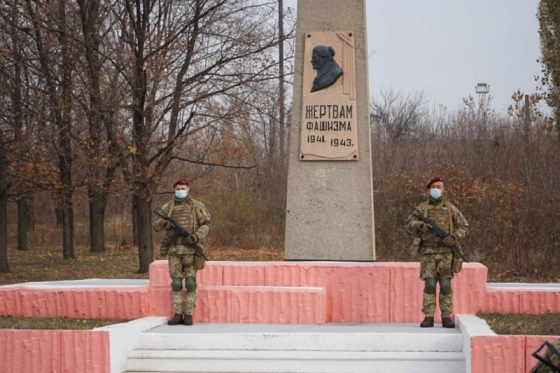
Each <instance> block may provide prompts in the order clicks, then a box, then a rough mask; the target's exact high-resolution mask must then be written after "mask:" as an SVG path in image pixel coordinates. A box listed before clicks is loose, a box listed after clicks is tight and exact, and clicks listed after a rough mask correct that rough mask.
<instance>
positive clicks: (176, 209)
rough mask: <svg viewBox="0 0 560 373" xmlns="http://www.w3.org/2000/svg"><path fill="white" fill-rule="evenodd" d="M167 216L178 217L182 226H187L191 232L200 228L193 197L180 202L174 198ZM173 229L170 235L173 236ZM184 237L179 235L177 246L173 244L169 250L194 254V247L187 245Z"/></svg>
mask: <svg viewBox="0 0 560 373" xmlns="http://www.w3.org/2000/svg"><path fill="white" fill-rule="evenodd" d="M167 216H170V217H172V218H175V219H177V221H178V222H179V224H181V227H183V228H185V229H186V230H187V231H189V232H190V233H194V232H196V231H197V229H198V221H197V219H196V212H195V206H194V202H193V201H192V200H191V199H187V200H185V201H182V202H180V203H177V202H175V201H174V200H173V201H172V202H171V203H170V206H169V210H168V212H167ZM172 234H173V231H169V232H168V235H169V236H171V235H172ZM183 240H184V238H183V237H179V238H177V243H176V245H175V247H173V245H172V246H171V248H170V250H169V252H170V253H173V252H175V253H177V254H193V253H194V249H193V248H192V247H189V246H187V245H186V243H184V242H183Z"/></svg>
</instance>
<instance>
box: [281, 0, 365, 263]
mask: <svg viewBox="0 0 560 373" xmlns="http://www.w3.org/2000/svg"><path fill="white" fill-rule="evenodd" d="M296 48H297V51H296V65H295V77H294V100H293V102H294V105H293V111H292V130H291V140H290V153H289V171H288V192H287V212H286V246H285V255H284V259H285V260H296V261H297V260H332V261H374V260H375V238H374V219H373V188H372V171H371V169H372V167H371V135H370V120H369V94H368V92H369V89H368V72H367V59H368V56H367V43H366V27H365V1H364V0H342V1H341V0H299V1H298V13H297V39H296Z"/></svg>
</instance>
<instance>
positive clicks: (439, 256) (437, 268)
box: [420, 252, 453, 317]
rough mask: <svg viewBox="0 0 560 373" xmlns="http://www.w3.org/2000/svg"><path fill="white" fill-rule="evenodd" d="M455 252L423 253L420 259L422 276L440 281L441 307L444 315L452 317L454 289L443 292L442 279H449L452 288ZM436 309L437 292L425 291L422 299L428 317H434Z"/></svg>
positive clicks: (424, 278)
mask: <svg viewBox="0 0 560 373" xmlns="http://www.w3.org/2000/svg"><path fill="white" fill-rule="evenodd" d="M452 260H453V253H451V252H449V253H435V254H422V258H421V261H420V278H421V279H422V280H424V281H426V280H427V279H435V281H436V282H439V283H440V292H439V308H440V310H441V316H442V317H450V316H451V314H452V313H453V290H452V289H451V291H450V292H449V293H448V294H443V293H442V292H441V280H442V279H448V280H449V287H450V288H451V279H452V278H453V271H452V269H451V264H452ZM435 310H436V294H435V293H433V294H429V293H426V292H425V291H424V294H423V299H422V312H423V313H424V315H425V316H427V317H433V316H434V313H435Z"/></svg>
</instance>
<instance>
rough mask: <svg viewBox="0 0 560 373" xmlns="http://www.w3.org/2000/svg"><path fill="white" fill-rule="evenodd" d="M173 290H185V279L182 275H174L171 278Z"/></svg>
mask: <svg viewBox="0 0 560 373" xmlns="http://www.w3.org/2000/svg"><path fill="white" fill-rule="evenodd" d="M171 290H173V291H181V290H183V279H182V278H180V277H173V278H172V279H171Z"/></svg>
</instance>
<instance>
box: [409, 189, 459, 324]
mask: <svg viewBox="0 0 560 373" xmlns="http://www.w3.org/2000/svg"><path fill="white" fill-rule="evenodd" d="M417 209H418V211H420V212H421V213H422V214H423V215H424V216H425V217H427V218H429V219H431V220H433V221H435V222H436V223H437V224H438V226H439V227H440V228H441V229H443V230H444V231H446V232H450V233H452V234H453V235H454V236H455V237H456V238H457V240H461V239H464V238H465V237H466V236H467V235H468V234H469V223H468V222H467V219H465V217H464V216H463V214H462V213H461V212H460V211H459V209H457V207H455V206H454V205H453V204H452V203H451V202H449V201H446V200H445V199H444V198H439V199H437V200H436V199H433V198H431V197H430V199H429V200H427V201H425V202H422V203H421V204H420V205H419V206H418V207H417ZM450 219H451V220H450ZM418 222H419V220H418V218H416V217H415V216H413V215H412V214H411V215H409V216H408V218H407V220H406V223H405V229H406V231H407V233H408V234H410V235H412V236H415V237H420V238H421V240H422V242H421V243H420V249H419V254H420V256H421V259H420V278H421V279H422V280H424V281H425V287H424V295H423V302H422V312H423V313H424V315H425V316H426V317H433V316H434V313H435V308H436V283H437V282H439V283H440V292H439V307H440V310H441V316H442V317H450V316H451V314H452V313H453V289H452V288H451V279H452V278H453V270H452V262H453V251H452V250H451V248H450V247H448V246H445V245H444V244H443V243H442V238H441V237H437V238H436V239H435V241H434V245H433V246H431V247H430V246H426V243H427V241H428V238H429V237H430V235H431V233H432V232H431V231H430V232H429V233H426V234H424V233H422V232H420V231H418V230H417V229H416V228H415V227H416V223H418ZM451 227H453V229H451ZM451 230H452V232H451Z"/></svg>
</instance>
